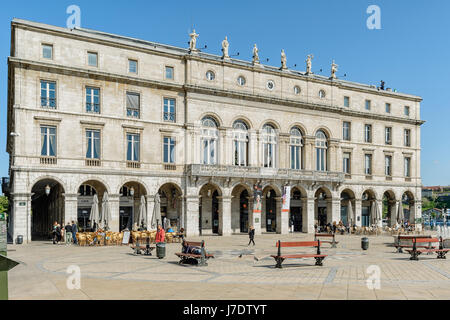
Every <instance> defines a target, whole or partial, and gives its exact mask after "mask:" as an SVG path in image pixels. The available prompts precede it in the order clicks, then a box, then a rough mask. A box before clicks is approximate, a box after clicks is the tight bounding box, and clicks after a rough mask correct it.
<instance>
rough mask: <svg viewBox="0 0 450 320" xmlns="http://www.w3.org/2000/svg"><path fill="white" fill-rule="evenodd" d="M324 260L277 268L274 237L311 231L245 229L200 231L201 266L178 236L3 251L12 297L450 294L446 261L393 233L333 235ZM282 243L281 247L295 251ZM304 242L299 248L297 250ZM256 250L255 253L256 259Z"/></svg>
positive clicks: (302, 236) (443, 296)
mask: <svg viewBox="0 0 450 320" xmlns="http://www.w3.org/2000/svg"><path fill="white" fill-rule="evenodd" d="M336 238H337V241H339V244H338V246H337V248H336V249H332V248H331V247H330V245H329V244H324V246H323V247H322V252H323V253H324V254H327V255H329V256H328V257H327V258H326V259H325V261H324V266H323V267H316V266H314V263H315V261H314V259H295V260H294V259H291V260H286V261H285V262H284V264H283V269H275V268H274V265H275V262H274V260H273V258H271V257H270V255H271V254H275V253H276V250H277V249H276V248H275V243H276V241H277V240H282V241H305V240H312V239H313V236H312V235H307V234H289V235H283V236H281V235H275V234H265V235H262V236H259V237H256V239H255V241H256V244H257V245H256V246H250V247H247V243H248V237H247V236H246V235H234V236H232V237H218V236H204V237H200V238H191V239H189V240H193V241H195V240H200V239H204V240H205V242H206V247H207V249H208V252H211V253H214V254H215V256H216V258H215V259H211V260H209V264H208V266H206V267H197V266H190V265H179V264H178V258H177V257H176V256H175V254H174V253H175V252H179V251H180V249H181V245H180V244H179V243H173V244H167V246H166V251H167V252H166V258H165V259H162V260H160V259H157V258H156V257H155V256H150V257H147V256H134V255H133V254H132V250H131V249H130V248H128V247H127V246H117V247H78V246H65V245H52V244H51V242H34V243H32V244H29V245H22V246H17V245H12V246H8V250H10V251H9V252H8V256H9V257H11V258H12V259H16V260H18V261H20V262H22V264H21V265H19V266H17V267H16V268H15V269H13V270H12V271H10V272H9V297H10V299H77V300H78V299H183V300H197V299H206V300H222V299H231V300H234V299H239V300H251V299H263V300H279V299H282V300H298V299H308V300H312V299H350V300H353V299H420V300H423V299H432V300H435V299H445V300H447V299H450V261H449V260H437V259H436V255H422V256H421V257H420V261H410V260H409V254H407V253H403V254H401V253H396V252H395V251H396V250H395V248H394V247H392V246H390V245H391V244H392V243H393V238H392V237H391V236H378V237H368V238H369V241H370V246H369V250H368V251H363V250H361V236H348V235H346V236H337V237H336ZM296 250H297V251H298V249H294V248H288V249H284V248H283V252H289V251H292V252H295V251H296ZM305 250H306V251H308V250H309V249H308V248H300V251H305ZM255 258H256V259H255ZM71 265H76V266H79V267H80V269H81V289H80V290H69V289H68V288H67V285H66V281H67V278H68V276H69V275H68V274H67V273H66V270H67V268H68V267H69V266H71ZM371 265H376V266H378V267H379V268H380V271H381V278H380V279H381V283H380V285H381V288H380V289H379V290H377V289H369V288H368V286H367V283H366V281H367V279H368V277H369V276H370V274H369V273H368V272H367V268H368V267H369V266H371Z"/></svg>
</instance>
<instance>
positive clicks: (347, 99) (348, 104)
mask: <svg viewBox="0 0 450 320" xmlns="http://www.w3.org/2000/svg"><path fill="white" fill-rule="evenodd" d="M344 107H346V108H349V107H350V97H344Z"/></svg>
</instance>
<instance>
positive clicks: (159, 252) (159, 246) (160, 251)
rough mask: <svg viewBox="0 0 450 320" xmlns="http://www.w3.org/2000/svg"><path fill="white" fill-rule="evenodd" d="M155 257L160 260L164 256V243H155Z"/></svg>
mask: <svg viewBox="0 0 450 320" xmlns="http://www.w3.org/2000/svg"><path fill="white" fill-rule="evenodd" d="M156 256H157V257H158V259H162V258H164V257H165V256H166V244H165V243H164V242H157V243H156Z"/></svg>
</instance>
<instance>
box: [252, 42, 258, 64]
mask: <svg viewBox="0 0 450 320" xmlns="http://www.w3.org/2000/svg"><path fill="white" fill-rule="evenodd" d="M258 52H259V51H258V47H257V46H256V43H255V46H254V47H253V64H259V54H258Z"/></svg>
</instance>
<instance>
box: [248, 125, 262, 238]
mask: <svg viewBox="0 0 450 320" xmlns="http://www.w3.org/2000/svg"><path fill="white" fill-rule="evenodd" d="M258 159H259V157H258V137H257V133H256V131H255V130H249V131H248V161H249V166H250V167H258V161H259V160H258ZM255 232H256V227H255Z"/></svg>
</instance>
